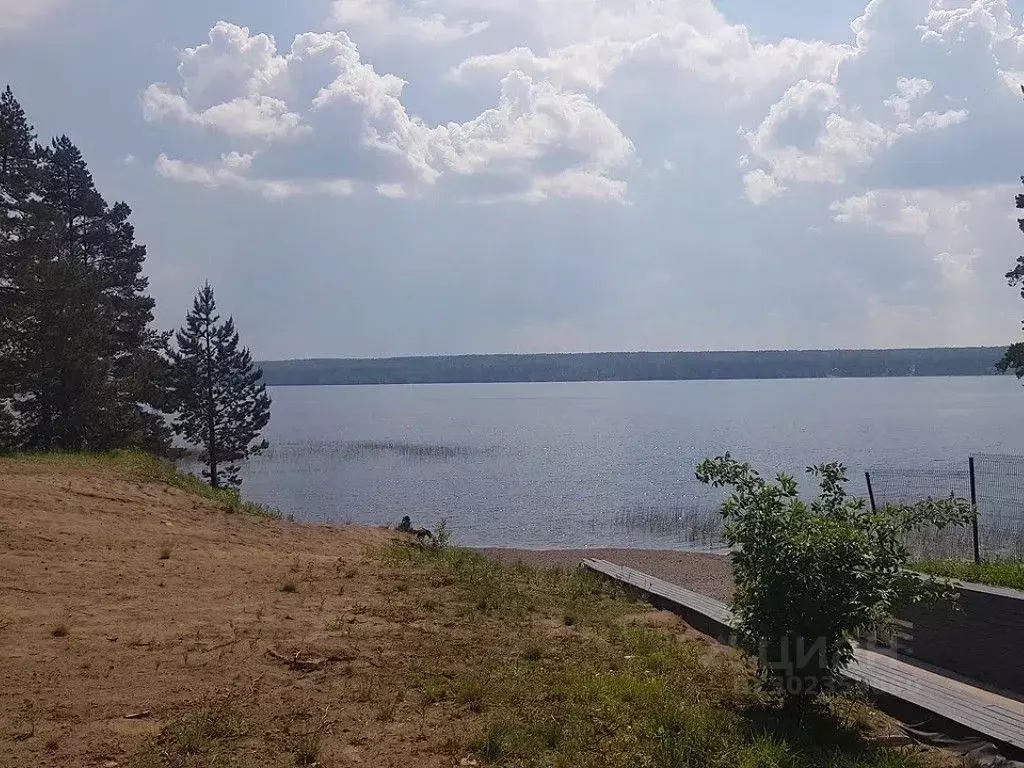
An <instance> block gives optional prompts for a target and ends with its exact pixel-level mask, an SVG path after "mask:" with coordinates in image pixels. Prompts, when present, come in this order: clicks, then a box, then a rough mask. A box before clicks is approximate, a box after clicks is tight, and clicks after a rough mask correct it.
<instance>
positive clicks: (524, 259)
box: [0, 0, 1024, 359]
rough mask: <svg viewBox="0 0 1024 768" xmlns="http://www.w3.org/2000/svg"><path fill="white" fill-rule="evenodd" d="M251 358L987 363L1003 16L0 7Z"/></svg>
mask: <svg viewBox="0 0 1024 768" xmlns="http://www.w3.org/2000/svg"><path fill="white" fill-rule="evenodd" d="M0 80H9V82H10V84H11V86H12V88H13V89H14V91H15V95H16V96H17V97H18V98H19V100H20V101H21V102H22V105H23V106H24V107H25V109H26V111H27V112H28V114H29V117H30V119H31V120H32V122H33V123H34V124H35V126H36V128H37V130H38V131H39V133H40V135H41V136H42V137H44V138H46V137H49V136H51V135H54V134H60V133H66V134H67V135H69V136H70V137H71V138H72V140H74V141H75V142H76V143H77V144H78V145H79V147H80V148H81V149H82V151H83V152H84V153H85V156H86V158H87V160H88V161H89V163H90V167H91V169H92V171H93V174H94V176H95V178H96V181H97V185H98V186H99V188H100V191H101V192H102V193H103V194H104V196H105V197H106V198H107V199H108V200H110V201H114V200H125V201H126V202H128V203H129V204H130V205H131V206H132V208H133V209H134V215H133V222H134V223H135V226H136V232H137V236H138V238H139V240H140V241H141V242H143V243H145V244H146V245H147V246H148V249H149V257H148V260H147V263H146V270H147V274H148V276H149V278H150V291H151V293H152V295H153V296H154V297H155V298H156V300H157V323H158V325H160V326H161V327H163V328H167V329H170V328H173V327H176V326H178V325H180V324H181V323H182V321H183V317H184V313H185V311H186V310H187V309H188V307H189V306H190V304H191V298H192V296H193V294H194V293H195V291H196V289H197V288H198V287H199V286H200V285H201V284H202V283H203V282H204V281H205V280H209V281H210V282H211V283H212V284H213V286H214V289H215V291H216V295H217V298H218V303H219V306H220V308H221V310H222V311H223V312H224V313H225V314H231V315H233V316H234V317H235V319H236V322H237V323H238V326H239V328H240V330H241V332H242V335H243V341H244V343H246V344H247V345H248V346H249V347H250V348H251V349H252V350H253V352H254V354H255V355H256V356H257V357H259V358H262V359H271V358H275V359H277V358H305V357H363V356H366V357H381V356H393V355H432V354H459V353H489V352H569V351H601V350H707V349H764V348H784V349H793V348H805V349H806V348H837V347H844V348H851V347H852V348H862V347H900V346H952V345H975V344H986V345H987V344H992V345H999V344H1006V343H1008V342H1011V341H1015V340H1018V339H1019V337H1020V334H1021V323H1020V320H1021V318H1022V317H1024V301H1022V299H1021V297H1020V295H1019V294H1018V292H1017V290H1015V289H1013V288H1010V287H1008V286H1007V285H1006V281H1005V279H1004V277H1003V275H1004V274H1005V273H1006V272H1007V271H1008V270H1009V269H1011V268H1012V266H1013V264H1014V261H1015V259H1016V257H1017V255H1018V254H1019V253H1021V252H1024V236H1022V235H1021V233H1020V232H1019V230H1018V229H1017V225H1016V222H1015V218H1016V213H1017V212H1016V211H1015V209H1014V196H1015V195H1016V194H1017V192H1018V191H1021V192H1024V189H1019V188H1020V176H1021V174H1024V132H1022V130H1021V127H1022V125H1024V97H1022V95H1021V90H1020V85H1021V83H1024V0H1019V2H1018V0H870V1H869V2H868V1H867V0H833V1H832V2H828V3H825V2H821V0H788V1H787V2H786V3H765V2H763V0H274V2H270V1H269V0H267V1H265V2H259V3H254V2H252V0H244V1H243V0H177V1H176V2H174V3H140V2H138V0H31V2H26V0H0Z"/></svg>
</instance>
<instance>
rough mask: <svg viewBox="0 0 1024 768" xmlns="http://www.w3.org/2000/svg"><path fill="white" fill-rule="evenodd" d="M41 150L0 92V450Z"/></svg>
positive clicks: (6, 440) (17, 109) (8, 437)
mask: <svg viewBox="0 0 1024 768" xmlns="http://www.w3.org/2000/svg"><path fill="white" fill-rule="evenodd" d="M40 152H41V150H40V148H39V146H38V144H37V142H36V133H35V130H34V129H33V128H32V126H31V125H30V124H29V122H28V120H27V119H26V117H25V112H24V110H22V108H21V105H20V104H19V103H18V101H17V100H16V99H15V98H14V93H13V92H12V91H11V88H10V86H7V88H6V89H5V90H4V92H3V93H2V94H0V450H3V449H6V448H9V447H12V446H13V445H14V444H15V443H16V442H17V437H16V431H17V430H16V426H15V422H14V418H13V414H12V413H11V411H10V409H9V407H8V402H9V401H10V399H11V398H12V397H13V396H14V394H15V392H16V382H17V376H16V361H17V360H18V359H19V357H20V351H21V350H20V342H21V341H22V338H23V333H22V331H23V326H24V323H25V319H26V312H25V307H26V296H25V275H26V265H27V264H28V262H29V260H30V253H31V251H30V248H31V239H32V238H31V227H32V223H33V221H34V220H35V219H34V217H33V216H32V214H33V212H34V209H37V206H38V199H39V181H40V173H39V157H40Z"/></svg>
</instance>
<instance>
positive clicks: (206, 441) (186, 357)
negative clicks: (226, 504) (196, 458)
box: [170, 283, 270, 488]
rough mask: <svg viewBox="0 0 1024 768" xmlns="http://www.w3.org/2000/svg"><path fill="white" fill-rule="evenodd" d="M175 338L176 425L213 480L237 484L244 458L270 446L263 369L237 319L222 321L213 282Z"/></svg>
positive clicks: (216, 484)
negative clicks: (264, 435) (243, 340)
mask: <svg viewBox="0 0 1024 768" xmlns="http://www.w3.org/2000/svg"><path fill="white" fill-rule="evenodd" d="M175 342H176V348H175V349H172V350H171V351H170V356H171V360H172V376H171V379H172V382H173V390H174V402H175V407H176V410H177V416H176V418H175V421H174V430H175V432H176V433H177V434H179V435H182V436H183V437H184V438H185V439H186V440H187V441H188V442H189V443H192V444H193V445H196V446H199V447H200V449H201V455H200V459H201V461H202V463H203V464H204V465H205V466H206V468H205V469H204V470H203V477H205V478H206V479H207V480H208V481H209V483H210V485H212V486H213V487H214V488H220V487H228V488H237V487H238V486H239V485H241V478H240V477H239V469H240V467H239V463H240V462H242V461H244V460H245V459H247V458H249V457H250V456H256V455H258V454H260V453H262V452H263V451H265V450H266V449H267V442H266V441H265V440H262V439H260V433H261V432H262V430H263V428H264V427H266V425H267V423H268V422H269V421H270V397H269V395H267V391H266V387H264V385H263V383H262V379H263V371H261V370H260V369H259V368H257V367H256V366H255V365H254V364H253V360H252V356H251V355H250V354H249V350H248V349H246V348H245V347H240V346H239V338H238V332H237V331H236V330H235V323H234V320H233V319H232V318H230V317H229V318H228V319H227V320H226V321H224V322H221V318H220V315H218V314H217V305H216V302H215V301H214V296H213V289H212V288H211V287H210V284H209V283H206V284H205V285H204V286H203V287H202V289H201V290H200V291H199V293H198V294H197V295H196V298H195V301H194V302H193V304H192V311H191V312H189V313H188V315H187V317H186V318H185V327H184V328H182V329H180V330H179V331H178V332H177V333H176V334H175Z"/></svg>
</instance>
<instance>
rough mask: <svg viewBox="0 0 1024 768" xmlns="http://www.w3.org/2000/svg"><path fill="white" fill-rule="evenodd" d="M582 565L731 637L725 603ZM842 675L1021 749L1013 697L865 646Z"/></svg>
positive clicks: (1022, 706) (612, 567)
mask: <svg viewBox="0 0 1024 768" xmlns="http://www.w3.org/2000/svg"><path fill="white" fill-rule="evenodd" d="M583 566H584V567H585V568H587V569H589V570H591V571H594V572H595V573H598V574H601V575H602V576H604V577H606V578H610V579H613V580H615V581H618V582H620V583H622V584H624V585H626V586H627V587H630V588H632V589H633V590H635V591H639V592H641V593H642V594H643V595H644V596H645V597H646V599H647V600H648V601H649V602H651V604H652V605H654V606H655V607H658V608H663V609H665V610H670V611H672V612H673V613H676V614H678V615H679V616H681V617H682V618H683V620H684V621H686V622H687V623H688V624H690V626H692V627H693V628H694V629H697V630H699V631H701V632H704V633H705V634H707V635H710V636H712V637H715V638H718V639H719V640H721V641H722V642H729V640H730V637H731V629H730V627H731V625H732V618H733V617H732V614H731V613H730V611H729V609H728V608H727V607H726V606H725V604H724V603H721V602H719V601H717V600H713V599H711V598H710V597H705V596H704V595H700V594H697V593H696V592H691V591H690V590H688V589H683V588H682V587H680V586H679V585H677V584H672V583H670V582H667V581H663V580H661V579H658V578H655V577H654V576H650V575H648V574H646V573H641V572H640V571H636V570H633V569H632V568H626V567H625V566H621V565H616V564H615V563H609V562H608V561H606V560H584V561H583ZM846 677H848V678H849V679H851V680H854V681H856V682H859V683H862V684H864V685H866V686H867V687H868V688H869V689H870V690H871V691H872V692H874V693H875V694H880V695H882V696H883V697H887V698H889V699H890V700H893V701H894V702H895V704H896V705H897V706H896V707H895V708H896V709H909V710H910V711H918V712H921V713H925V714H928V715H931V716H933V717H935V718H939V719H941V720H944V721H947V722H949V723H952V724H954V725H955V726H959V728H961V729H963V730H965V731H968V732H970V733H972V734H977V735H980V736H983V737H984V738H986V739H990V740H992V741H994V742H996V743H997V744H999V745H1001V746H1003V747H1009V748H1010V749H1011V750H1014V751H1017V752H1018V753H1021V752H1024V703H1022V702H1020V701H1017V700H1016V699H1011V698H1007V697H1005V696H1000V695H998V694H995V693H991V692H989V691H987V690H983V689H981V688H976V687H974V686H972V685H968V684H967V683H964V682H961V681H959V680H954V679H952V678H950V677H946V676H944V675H941V674H937V673H936V672H932V671H930V670H928V669H924V668H922V667H919V666H916V665H913V664H908V663H906V662H905V661H900V660H899V659H897V658H894V657H893V656H891V655H887V654H882V653H876V652H874V651H870V650H867V649H865V648H857V649H855V651H854V662H853V664H851V665H850V667H849V668H848V669H847V671H846ZM899 705H910V706H909V707H901V706H899Z"/></svg>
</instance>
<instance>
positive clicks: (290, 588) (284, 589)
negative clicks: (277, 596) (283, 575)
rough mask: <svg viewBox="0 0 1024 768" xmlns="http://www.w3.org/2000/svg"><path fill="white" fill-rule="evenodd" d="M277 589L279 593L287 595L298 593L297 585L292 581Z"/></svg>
mask: <svg viewBox="0 0 1024 768" xmlns="http://www.w3.org/2000/svg"><path fill="white" fill-rule="evenodd" d="M277 589H278V591H280V592H287V593H292V592H298V591H299V587H298V585H297V584H296V583H295V582H294V581H292V580H291V579H289V580H288V581H286V582H284V583H283V584H281V586H279V587H278V588H277Z"/></svg>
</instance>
